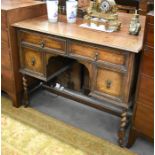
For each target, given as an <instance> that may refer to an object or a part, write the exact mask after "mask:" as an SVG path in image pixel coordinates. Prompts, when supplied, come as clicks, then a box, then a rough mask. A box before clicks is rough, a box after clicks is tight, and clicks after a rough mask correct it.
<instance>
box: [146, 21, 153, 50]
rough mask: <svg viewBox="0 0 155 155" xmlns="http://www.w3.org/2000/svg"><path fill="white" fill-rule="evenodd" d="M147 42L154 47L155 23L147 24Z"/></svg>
mask: <svg viewBox="0 0 155 155" xmlns="http://www.w3.org/2000/svg"><path fill="white" fill-rule="evenodd" d="M146 42H147V43H148V45H150V46H152V47H154V25H153V24H148V25H147V36H146Z"/></svg>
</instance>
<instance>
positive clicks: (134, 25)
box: [129, 10, 141, 35]
mask: <svg viewBox="0 0 155 155" xmlns="http://www.w3.org/2000/svg"><path fill="white" fill-rule="evenodd" d="M138 11H140V10H135V14H134V15H133V17H132V19H131V22H130V25H129V34H131V35H138V34H139V32H140V29H141V25H140V22H139V14H138Z"/></svg>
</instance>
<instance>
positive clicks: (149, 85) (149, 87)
mask: <svg viewBox="0 0 155 155" xmlns="http://www.w3.org/2000/svg"><path fill="white" fill-rule="evenodd" d="M139 80H140V82H139V89H138V94H137V100H138V101H139V103H140V104H144V105H146V106H148V107H153V104H154V79H153V78H151V77H148V76H145V75H142V74H141V75H140V78H139Z"/></svg>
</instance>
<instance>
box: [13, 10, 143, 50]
mask: <svg viewBox="0 0 155 155" xmlns="http://www.w3.org/2000/svg"><path fill="white" fill-rule="evenodd" d="M118 18H119V20H120V21H121V23H122V26H121V30H120V31H119V32H113V33H107V32H101V31H95V30H90V29H86V28H81V27H79V26H80V24H82V23H85V21H84V20H83V19H80V18H78V19H77V22H76V23H75V24H68V23H67V22H66V16H63V15H60V16H59V22H58V23H50V22H48V19H47V16H41V17H37V18H33V19H28V20H25V21H22V22H19V23H16V24H13V26H14V27H18V28H24V29H29V30H34V31H36V30H37V31H39V32H43V33H47V34H52V35H57V36H61V37H66V38H70V39H76V40H80V41H85V42H88V43H93V44H98V45H103V46H108V47H113V48H117V49H120V50H127V51H130V52H135V53H138V52H139V51H140V50H141V49H142V47H143V38H144V27H145V17H144V16H140V23H141V31H140V33H139V35H138V36H133V35H129V33H128V28H129V24H130V20H131V18H132V15H131V14H127V13H119V15H118Z"/></svg>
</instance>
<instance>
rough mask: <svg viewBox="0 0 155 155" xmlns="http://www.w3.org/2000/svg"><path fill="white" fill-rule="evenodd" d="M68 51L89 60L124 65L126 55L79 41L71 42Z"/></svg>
mask: <svg viewBox="0 0 155 155" xmlns="http://www.w3.org/2000/svg"><path fill="white" fill-rule="evenodd" d="M69 52H70V54H71V55H75V56H81V57H86V58H89V59H91V60H98V61H105V62H109V63H113V64H117V65H125V61H126V55H124V54H122V53H121V52H119V51H117V50H115V51H112V50H110V49H107V48H104V49H103V48H97V47H93V46H88V45H85V44H83V43H79V42H71V44H70V48H69Z"/></svg>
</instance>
